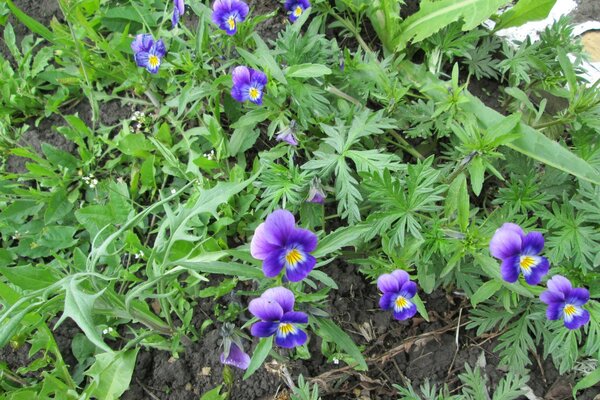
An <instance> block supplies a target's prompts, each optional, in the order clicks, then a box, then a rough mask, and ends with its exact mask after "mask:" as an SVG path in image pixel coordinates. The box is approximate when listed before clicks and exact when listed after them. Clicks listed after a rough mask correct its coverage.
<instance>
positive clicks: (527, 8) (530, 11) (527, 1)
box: [494, 0, 556, 31]
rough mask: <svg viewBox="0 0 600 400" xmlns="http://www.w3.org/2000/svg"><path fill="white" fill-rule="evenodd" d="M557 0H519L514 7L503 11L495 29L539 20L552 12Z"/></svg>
mask: <svg viewBox="0 0 600 400" xmlns="http://www.w3.org/2000/svg"><path fill="white" fill-rule="evenodd" d="M555 3H556V0H519V2H518V3H517V4H515V6H514V7H512V8H510V9H509V10H507V11H506V12H505V13H503V14H502V15H501V16H500V18H498V21H497V22H496V26H495V27H494V30H495V31H498V30H500V29H504V28H510V27H512V26H521V25H523V24H525V23H527V22H529V21H539V20H542V19H544V18H546V17H547V16H548V14H550V10H552V7H554V4H555Z"/></svg>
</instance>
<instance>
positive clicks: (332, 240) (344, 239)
mask: <svg viewBox="0 0 600 400" xmlns="http://www.w3.org/2000/svg"><path fill="white" fill-rule="evenodd" d="M370 229H371V228H370V227H369V226H367V225H354V226H348V227H342V228H339V229H337V230H335V231H334V232H332V233H330V234H328V235H327V236H325V237H324V238H323V239H321V240H320V241H319V245H318V247H317V249H316V250H315V251H314V252H313V253H312V255H313V256H315V257H316V258H321V257H324V256H327V255H329V254H331V253H333V252H334V251H338V250H340V249H341V248H343V247H347V246H351V245H352V244H354V243H357V241H358V240H359V239H360V237H361V236H362V235H364V234H365V233H366V232H368V231H369V230H370Z"/></svg>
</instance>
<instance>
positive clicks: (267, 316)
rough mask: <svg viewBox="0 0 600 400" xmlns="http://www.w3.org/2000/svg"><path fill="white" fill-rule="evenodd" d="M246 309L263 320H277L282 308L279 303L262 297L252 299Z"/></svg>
mask: <svg viewBox="0 0 600 400" xmlns="http://www.w3.org/2000/svg"><path fill="white" fill-rule="evenodd" d="M248 311H250V313H251V314H252V315H254V316H255V317H258V318H260V319H262V320H264V321H279V319H280V318H281V316H282V315H283V309H282V308H281V306H280V305H279V303H277V302H276V301H273V300H267V299H263V298H262V297H259V298H258V299H254V300H252V301H251V302H250V304H249V305H248Z"/></svg>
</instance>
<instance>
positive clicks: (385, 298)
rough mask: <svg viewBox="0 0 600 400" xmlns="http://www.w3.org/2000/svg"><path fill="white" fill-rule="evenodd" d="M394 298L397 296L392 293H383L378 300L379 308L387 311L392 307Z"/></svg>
mask: <svg viewBox="0 0 600 400" xmlns="http://www.w3.org/2000/svg"><path fill="white" fill-rule="evenodd" d="M396 296H397V294H396V293H394V292H387V293H384V294H383V295H381V298H380V299H379V307H381V309H382V310H389V309H390V308H392V307H394V300H396Z"/></svg>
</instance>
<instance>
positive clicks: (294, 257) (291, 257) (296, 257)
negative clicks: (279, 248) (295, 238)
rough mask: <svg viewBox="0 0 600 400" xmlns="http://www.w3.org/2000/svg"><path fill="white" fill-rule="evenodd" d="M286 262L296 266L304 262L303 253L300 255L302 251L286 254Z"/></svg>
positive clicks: (294, 250) (293, 250) (295, 250)
mask: <svg viewBox="0 0 600 400" xmlns="http://www.w3.org/2000/svg"><path fill="white" fill-rule="evenodd" d="M285 261H286V262H287V263H288V264H289V265H296V264H298V263H299V262H300V261H302V253H300V251H298V250H297V249H292V250H290V251H288V252H287V253H286V255H285Z"/></svg>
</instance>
